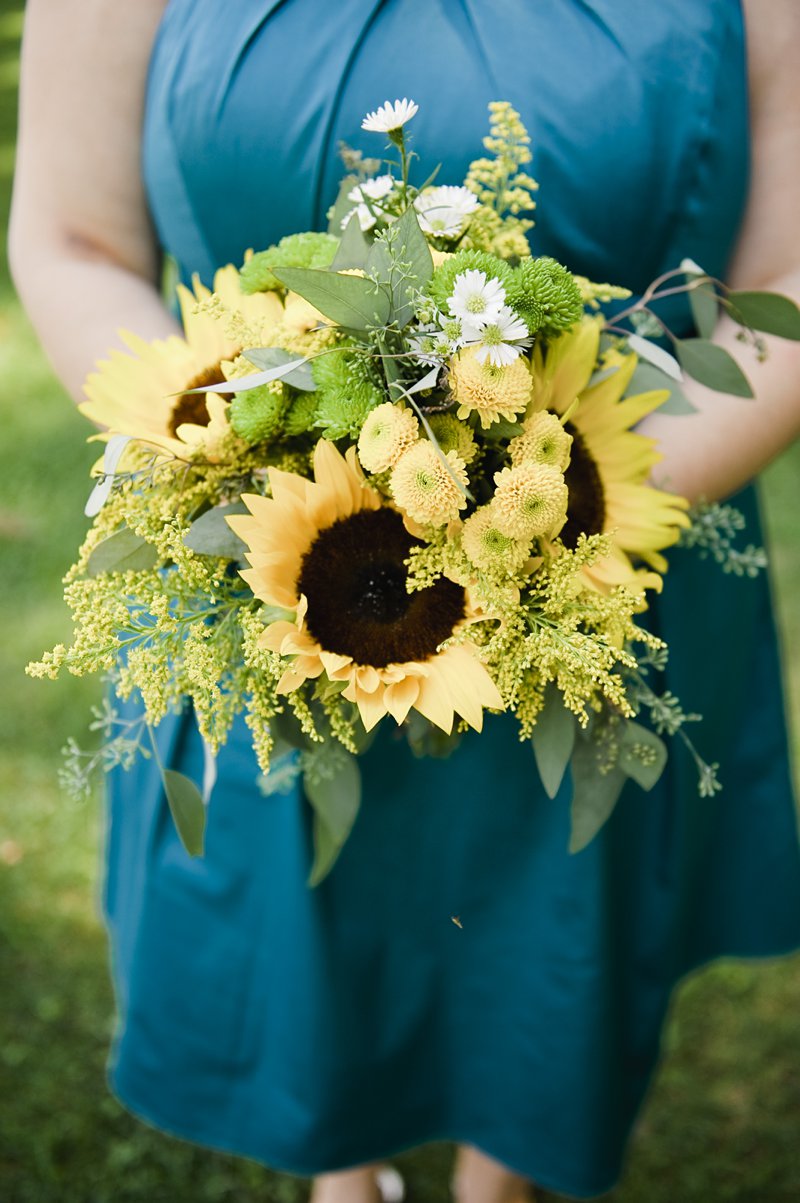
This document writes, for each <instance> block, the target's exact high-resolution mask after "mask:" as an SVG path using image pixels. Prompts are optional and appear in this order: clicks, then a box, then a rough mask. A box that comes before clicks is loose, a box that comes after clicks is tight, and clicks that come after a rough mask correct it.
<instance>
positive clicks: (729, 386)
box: [675, 338, 753, 397]
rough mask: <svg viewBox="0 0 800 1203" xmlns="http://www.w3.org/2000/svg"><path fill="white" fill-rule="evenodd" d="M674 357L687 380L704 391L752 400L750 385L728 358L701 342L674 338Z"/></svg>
mask: <svg viewBox="0 0 800 1203" xmlns="http://www.w3.org/2000/svg"><path fill="white" fill-rule="evenodd" d="M675 354H676V355H677V356H678V362H679V363H680V365H681V367H682V368H683V370H684V372H685V373H686V375H687V376H692V377H693V378H694V379H695V380H698V381H699V382H700V384H704V385H705V386H706V388H712V389H714V390H715V391H716V392H719V393H731V394H732V395H733V396H734V397H752V396H753V390H752V388H751V387H750V382H749V381H748V379H747V377H746V376H745V374H744V372H743V371H742V369H741V368H740V367H739V365H738V363H737V362H736V360H735V359H734V358H733V356H732V355H729V354H728V352H727V351H726V350H725V348H724V347H718V346H717V345H716V343H711V342H709V341H708V339H705V338H676V339H675Z"/></svg>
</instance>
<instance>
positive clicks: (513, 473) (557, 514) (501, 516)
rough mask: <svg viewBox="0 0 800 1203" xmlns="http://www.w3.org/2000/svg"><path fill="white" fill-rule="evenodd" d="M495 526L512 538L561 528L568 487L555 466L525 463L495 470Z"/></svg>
mask: <svg viewBox="0 0 800 1203" xmlns="http://www.w3.org/2000/svg"><path fill="white" fill-rule="evenodd" d="M494 482H495V485H496V486H497V488H496V490H495V495H494V513H495V518H496V522H497V526H498V528H499V529H500V530H501V531H502V532H503V533H504V534H506V535H511V536H513V538H515V539H532V538H534V537H535V536H536V535H546V534H550V533H552V532H554V531H555V529H556V528H557V527H560V526H561V524H562V523H563V521H564V518H565V517H566V513H567V486H566V485H565V483H564V477H563V475H562V474H561V473H560V472H559V470H558V468H552V467H550V465H548V464H534V463H524V464H519V465H518V466H517V467H516V468H503V470H502V472H497V473H495V478H494Z"/></svg>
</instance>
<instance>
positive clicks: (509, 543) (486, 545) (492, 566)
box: [461, 503, 530, 576]
mask: <svg viewBox="0 0 800 1203" xmlns="http://www.w3.org/2000/svg"><path fill="white" fill-rule="evenodd" d="M501 521H502V520H501ZM461 545H462V547H463V549H464V552H465V553H466V555H467V558H468V559H469V560H470V562H471V563H472V564H474V565H475V567H476V568H477V569H478V570H479V571H480V572H485V573H488V574H489V575H492V576H509V575H513V574H514V573H515V572H518V571H519V569H520V568H521V567H522V565H523V564H524V563H525V561H526V560H527V559H528V557H529V555H530V540H529V539H517V538H514V537H513V535H508V534H506V533H505V532H504V531H503V530H501V529H500V524H499V523H498V518H497V512H496V510H495V507H494V506H493V505H492V504H491V503H490V504H489V505H483V506H481V507H480V509H477V510H476V511H475V513H474V514H472V515H470V517H469V518H467V520H466V522H465V523H464V528H463V530H462V533H461Z"/></svg>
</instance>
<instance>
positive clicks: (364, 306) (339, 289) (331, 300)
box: [273, 267, 392, 333]
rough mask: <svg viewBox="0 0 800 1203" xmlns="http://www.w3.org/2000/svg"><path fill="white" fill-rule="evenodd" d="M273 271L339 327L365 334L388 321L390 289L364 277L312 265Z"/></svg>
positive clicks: (281, 268)
mask: <svg viewBox="0 0 800 1203" xmlns="http://www.w3.org/2000/svg"><path fill="white" fill-rule="evenodd" d="M273 274H274V275H275V276H277V278H278V279H279V280H280V282H281V284H285V285H286V287H287V288H290V289H291V290H292V291H293V292H296V293H298V294H299V296H301V297H305V299H306V300H307V301H308V302H309V303H310V304H311V305H313V306H314V308H315V309H318V310H319V311H320V313H324V314H325V316H326V317H327V318H330V320H331V321H332V322H336V324H337V325H338V326H344V327H345V328H347V329H349V330H355V331H358V332H360V333H363V332H364V331H366V330H369V329H372V328H374V327H376V326H385V325H386V324H387V322H388V321H389V315H390V313H391V308H392V306H391V299H390V296H389V292H388V290H387V289H385V288H379V287H377V286H376V285H375V284H374V283H373V281H372V280H367V279H365V278H364V277H363V276H344V275H340V274H338V273H337V272H332V271H317V270H315V269H314V268H309V267H276V268H274V269H273Z"/></svg>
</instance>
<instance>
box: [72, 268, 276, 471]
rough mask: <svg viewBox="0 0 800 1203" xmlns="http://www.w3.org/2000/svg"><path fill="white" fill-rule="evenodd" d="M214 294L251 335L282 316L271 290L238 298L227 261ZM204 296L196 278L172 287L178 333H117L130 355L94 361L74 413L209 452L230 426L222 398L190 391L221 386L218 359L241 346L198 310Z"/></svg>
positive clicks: (115, 429)
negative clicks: (175, 296) (177, 305)
mask: <svg viewBox="0 0 800 1203" xmlns="http://www.w3.org/2000/svg"><path fill="white" fill-rule="evenodd" d="M214 294H215V295H216V296H217V297H218V298H219V300H220V301H221V303H222V306H223V307H224V311H227V312H233V313H239V314H241V316H242V318H243V319H244V321H245V322H246V323H247V325H248V326H249V327H251V328H252V330H253V334H254V338H256V339H257V340H258V339H260V337H261V332H262V331H264V332H265V331H266V330H267V329H269V328H270V327H272V326H274V325H275V323H276V322H278V321H279V320H280V319H281V318H282V316H283V306H282V305H281V303H280V301H279V300H278V298H277V297H276V296H275V295H274V294H273V293H257V294H256V295H254V296H245V295H244V294H243V293H242V291H241V289H240V287H239V273H238V272H237V270H236V268H235V267H232V266H231V265H228V266H227V267H223V268H221V270H220V271H218V272H217V273H216V275H215V277H214ZM211 295H212V294H211V292H210V291H209V289H207V288H205V287H204V286H203V285H202V284H201V283H200V281H199V280H198V279H197V278H195V279H194V281H193V289H191V290H190V289H188V288H185V287H184V286H183V285H182V284H181V285H179V286H178V299H179V302H180V308H181V317H182V320H183V328H184V335H183V337H181V336H180V335H177V334H175V335H171V336H170V337H169V338H166V339H156V340H155V341H153V342H149V343H148V342H146V341H145V340H144V339H142V338H138V337H137V336H136V335H134V334H130V333H128V332H127V331H123V332H122V335H121V337H122V339H123V341H124V343H125V345H126V346H127V347H128V348H129V350H130V352H131V354H127V353H126V352H124V351H112V352H111V355H110V358H109V359H105V360H102V361H101V362H100V363H99V364H98V365H97V368H98V370H97V371H96V372H93V373H92V374H91V375H90V376H89V378H88V380H87V382H86V387H85V392H86V396H87V398H88V400H87V401H84V402H83V403H82V404H81V405H80V406H79V409H80V410H81V413H83V414H85V415H86V417H87V418H89V419H90V420H91V421H93V422H95V423H96V424H97V425H99V426H102V427H105V428H106V430H107V431H108V433H111V434H127V435H132V436H133V437H134V438H136V439H139V440H141V441H142V442H144V443H150V444H153V445H155V446H156V447H159V448H162V449H164V450H167V451H171V452H173V453H174V454H176V455H179V456H185V455H186V451H187V447H188V448H190V449H194V448H199V447H202V448H204V449H205V450H206V451H207V453H208V454H212V453H213V450H214V448H215V447H216V446H217V445H218V442H219V440H220V439H221V438H222V437H224V436H225V434H227V432H228V429H229V428H228V423H227V419H226V416H225V415H226V408H227V402H226V399H225V397H224V396H223V395H220V394H219V393H205V394H203V393H191V392H190V391H189V390H190V389H194V388H200V387H202V386H203V385H207V386H209V385H212V384H222V383H223V382H224V381H225V379H226V376H225V372H224V370H223V367H224V365H225V363H226V362H227V361H229V360H232V359H234V358H235V357H236V356H237V355H238V354H239V353H240V351H241V349H242V348H241V345H240V344H239V343H237V342H236V341H235V339H233V338H232V337H230V335H229V334H228V333H227V332H226V330H225V322H224V320H220V318H219V317H217V316H215V315H214V314H212V313H208V312H197V305H198V303H199V302H202V301H206V300H208V299H209V297H211ZM254 345H256V344H254Z"/></svg>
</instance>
